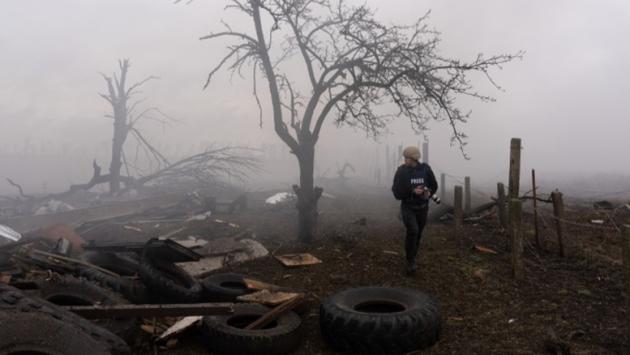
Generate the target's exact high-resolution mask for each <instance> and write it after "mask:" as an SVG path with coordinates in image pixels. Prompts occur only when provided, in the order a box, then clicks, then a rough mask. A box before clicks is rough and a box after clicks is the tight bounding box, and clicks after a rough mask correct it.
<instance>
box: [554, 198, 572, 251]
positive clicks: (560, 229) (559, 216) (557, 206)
mask: <svg viewBox="0 0 630 355" xmlns="http://www.w3.org/2000/svg"><path fill="white" fill-rule="evenodd" d="M551 201H552V202H553V215H554V218H555V220H556V231H557V233H558V245H559V246H560V256H562V257H567V256H570V255H571V253H572V251H573V250H572V249H573V245H572V244H573V243H571V241H570V240H569V238H568V236H566V235H565V233H564V231H565V229H566V228H565V225H564V202H563V201H562V193H561V192H559V191H554V192H552V193H551Z"/></svg>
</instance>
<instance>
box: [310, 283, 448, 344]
mask: <svg viewBox="0 0 630 355" xmlns="http://www.w3.org/2000/svg"><path fill="white" fill-rule="evenodd" d="M319 315H320V319H319V321H320V328H321V332H322V336H323V338H324V340H326V342H327V343H328V344H330V345H331V346H332V347H333V348H335V349H337V350H341V351H349V352H353V353H360V354H404V353H408V352H411V351H414V350H418V349H422V348H426V347H429V346H431V345H433V344H434V343H435V342H437V341H438V339H439V335H440V331H441V324H442V323H441V318H440V308H439V304H438V302H437V300H436V299H435V298H433V297H432V296H430V295H428V294H426V293H423V292H420V291H417V290H412V289H406V288H385V287H363V288H354V289H348V290H345V291H342V292H339V293H337V294H335V295H332V296H330V297H328V298H327V299H326V300H324V302H323V303H322V304H321V305H320V309H319Z"/></svg>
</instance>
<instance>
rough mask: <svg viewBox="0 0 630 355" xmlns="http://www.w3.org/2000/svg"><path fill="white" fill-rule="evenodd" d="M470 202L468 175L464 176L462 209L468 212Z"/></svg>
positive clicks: (470, 209)
mask: <svg viewBox="0 0 630 355" xmlns="http://www.w3.org/2000/svg"><path fill="white" fill-rule="evenodd" d="M471 206H472V202H471V197H470V176H466V177H465V178H464V211H466V213H470V212H471V211H472V207H471Z"/></svg>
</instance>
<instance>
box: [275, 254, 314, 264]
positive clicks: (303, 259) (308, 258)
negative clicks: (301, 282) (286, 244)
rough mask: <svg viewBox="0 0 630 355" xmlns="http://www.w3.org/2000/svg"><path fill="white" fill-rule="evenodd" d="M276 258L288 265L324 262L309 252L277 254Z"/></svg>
mask: <svg viewBox="0 0 630 355" xmlns="http://www.w3.org/2000/svg"><path fill="white" fill-rule="evenodd" d="M276 259H278V261H279V262H280V263H282V265H284V266H286V267H298V266H308V265H316V264H321V263H322V261H321V260H320V259H318V258H316V257H315V256H313V254H309V253H302V254H284V255H276Z"/></svg>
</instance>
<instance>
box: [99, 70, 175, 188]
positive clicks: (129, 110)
mask: <svg viewBox="0 0 630 355" xmlns="http://www.w3.org/2000/svg"><path fill="white" fill-rule="evenodd" d="M118 67H119V69H120V74H114V75H113V77H110V76H107V75H105V74H102V75H103V78H104V79H105V81H106V82H107V90H108V93H107V94H100V95H101V97H103V98H104V99H105V100H107V102H109V104H110V105H111V106H112V114H111V115H106V117H109V118H111V119H113V120H114V136H113V140H112V160H111V163H110V166H109V190H110V193H112V194H116V193H118V192H119V191H120V183H121V180H124V179H121V169H122V167H123V160H124V158H125V157H124V145H125V142H126V140H127V137H128V136H129V135H130V134H131V135H133V136H134V137H135V138H136V140H137V141H138V143H139V145H141V146H142V147H143V148H144V149H145V150H146V151H147V152H148V154H149V155H150V156H151V157H152V158H154V159H155V160H156V161H158V164H162V163H164V164H167V165H168V161H167V160H166V158H164V156H163V155H162V154H160V153H159V152H158V151H157V150H156V149H154V148H153V147H152V146H151V145H150V144H149V142H148V141H147V140H146V139H145V138H144V136H143V135H142V133H141V132H140V131H139V130H138V129H137V127H136V125H137V123H138V121H140V120H141V119H143V118H149V117H150V116H149V115H150V114H151V113H159V114H161V111H160V110H159V109H157V108H155V107H150V108H147V109H144V110H143V111H142V112H140V113H139V114H136V113H135V111H136V109H137V107H138V105H139V104H140V103H141V102H142V100H135V101H132V100H133V96H134V95H135V94H137V91H138V89H139V88H140V87H141V86H142V85H143V84H144V83H146V82H147V81H149V80H152V79H157V78H156V77H154V76H150V77H148V78H146V79H144V80H142V81H139V82H137V83H134V84H132V85H128V84H127V74H128V71H129V67H130V63H129V59H123V60H119V61H118ZM161 116H163V117H166V116H165V115H163V114H161Z"/></svg>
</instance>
